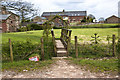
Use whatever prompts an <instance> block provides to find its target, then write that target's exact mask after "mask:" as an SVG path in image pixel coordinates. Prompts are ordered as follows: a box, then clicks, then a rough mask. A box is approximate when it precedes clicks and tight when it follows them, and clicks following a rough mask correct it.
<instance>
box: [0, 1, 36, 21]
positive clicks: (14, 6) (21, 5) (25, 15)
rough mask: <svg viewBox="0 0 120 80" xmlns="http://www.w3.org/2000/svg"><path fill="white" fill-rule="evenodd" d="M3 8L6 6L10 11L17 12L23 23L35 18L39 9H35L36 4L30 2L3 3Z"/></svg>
mask: <svg viewBox="0 0 120 80" xmlns="http://www.w3.org/2000/svg"><path fill="white" fill-rule="evenodd" d="M1 4H2V6H5V7H6V9H7V10H8V11H12V12H15V13H16V14H17V15H19V16H20V18H21V21H22V22H24V21H25V20H26V19H30V18H31V17H34V16H35V15H36V13H37V9H35V8H34V4H31V3H29V2H23V1H22V0H18V1H2V2H1Z"/></svg>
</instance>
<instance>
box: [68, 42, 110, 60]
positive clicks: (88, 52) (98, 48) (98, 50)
mask: <svg viewBox="0 0 120 80" xmlns="http://www.w3.org/2000/svg"><path fill="white" fill-rule="evenodd" d="M72 46H74V45H72ZM110 47H111V45H110ZM78 54H79V55H78V56H79V57H89V58H97V57H111V56H112V53H110V54H109V52H108V45H104V44H96V45H95V44H94V45H93V44H80V45H78ZM70 55H71V56H72V57H75V48H74V47H73V48H72V50H71V54H70Z"/></svg>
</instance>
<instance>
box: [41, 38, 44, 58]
mask: <svg viewBox="0 0 120 80" xmlns="http://www.w3.org/2000/svg"><path fill="white" fill-rule="evenodd" d="M41 59H42V60H44V42H43V38H41Z"/></svg>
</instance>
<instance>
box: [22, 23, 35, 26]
mask: <svg viewBox="0 0 120 80" xmlns="http://www.w3.org/2000/svg"><path fill="white" fill-rule="evenodd" d="M33 23H35V22H23V23H22V24H21V25H22V26H27V25H28V24H33Z"/></svg>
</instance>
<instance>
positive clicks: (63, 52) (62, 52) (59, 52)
mask: <svg viewBox="0 0 120 80" xmlns="http://www.w3.org/2000/svg"><path fill="white" fill-rule="evenodd" d="M66 53H67V51H57V54H66Z"/></svg>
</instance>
